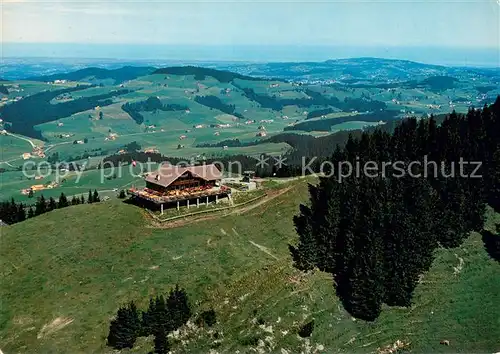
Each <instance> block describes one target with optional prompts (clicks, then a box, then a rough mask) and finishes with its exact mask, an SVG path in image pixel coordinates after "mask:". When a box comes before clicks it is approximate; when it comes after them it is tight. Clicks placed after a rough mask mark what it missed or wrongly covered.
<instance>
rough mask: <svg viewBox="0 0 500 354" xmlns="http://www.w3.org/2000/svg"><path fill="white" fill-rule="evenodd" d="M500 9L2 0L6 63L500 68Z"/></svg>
mask: <svg viewBox="0 0 500 354" xmlns="http://www.w3.org/2000/svg"><path fill="white" fill-rule="evenodd" d="M499 5H500V1H497V0H467V1H461V0H459V1H453V2H450V1H440V2H437V1H433V2H428V1H424V2H415V1H411V0H384V1H378V0H375V1H370V2H367V1H364V0H353V1H348V2H347V1H340V0H324V1H321V2H299V1H294V0H291V1H284V0H273V1H267V0H257V1H253V2H248V1H236V0H223V1H217V2H214V1H211V0H191V1H189V2H179V1H173V0H161V1H160V0H155V1H153V2H149V3H147V5H146V3H144V2H139V1H136V0H125V1H124V0H90V1H88V2H81V1H79V0H54V1H50V2H45V1H42V2H40V1H33V0H3V1H2V6H1V8H0V9H1V15H2V20H3V23H2V42H3V48H2V55H3V57H34V56H36V57H64V58H68V57H73V58H124V59H125V58H126V59H135V60H136V59H169V60H202V61H203V60H204V61H206V60H216V61H247V62H254V61H258V62H273V61H324V60H327V59H337V58H353V57H380V58H389V59H403V60H412V61H418V62H422V63H428V64H440V65H458V66H495V67H497V66H500V65H499V62H500V23H499V22H500V21H499V18H500V17H499V16H500V6H499Z"/></svg>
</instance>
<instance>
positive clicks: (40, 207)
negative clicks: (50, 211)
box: [35, 195, 47, 215]
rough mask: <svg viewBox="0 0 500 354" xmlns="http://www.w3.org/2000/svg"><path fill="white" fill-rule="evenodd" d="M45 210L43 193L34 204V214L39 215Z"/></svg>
mask: <svg viewBox="0 0 500 354" xmlns="http://www.w3.org/2000/svg"><path fill="white" fill-rule="evenodd" d="M46 211H47V202H46V201H45V198H44V197H43V195H41V196H40V197H39V198H38V200H37V201H36V204H35V215H41V214H43V213H45V212H46Z"/></svg>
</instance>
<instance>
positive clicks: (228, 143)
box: [196, 138, 260, 148]
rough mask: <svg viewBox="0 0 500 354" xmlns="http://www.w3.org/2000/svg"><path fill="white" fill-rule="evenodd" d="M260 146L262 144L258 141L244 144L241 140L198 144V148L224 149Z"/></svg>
mask: <svg viewBox="0 0 500 354" xmlns="http://www.w3.org/2000/svg"><path fill="white" fill-rule="evenodd" d="M258 144H260V142H259V141H258V140H256V141H251V142H247V143H242V142H241V141H240V139H237V138H236V139H226V140H222V141H218V142H216V143H202V144H197V145H196V147H198V148H207V147H213V148H215V147H224V146H228V147H242V146H254V145H258Z"/></svg>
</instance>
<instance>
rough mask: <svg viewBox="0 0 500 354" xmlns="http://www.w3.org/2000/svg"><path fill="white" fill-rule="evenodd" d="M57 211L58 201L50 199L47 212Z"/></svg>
mask: <svg viewBox="0 0 500 354" xmlns="http://www.w3.org/2000/svg"><path fill="white" fill-rule="evenodd" d="M54 209H57V203H56V200H55V199H54V198H52V197H50V198H49V203H48V204H47V211H51V210H54Z"/></svg>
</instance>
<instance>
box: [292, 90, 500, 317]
mask: <svg viewBox="0 0 500 354" xmlns="http://www.w3.org/2000/svg"><path fill="white" fill-rule="evenodd" d="M499 132H500V98H498V99H497V101H496V103H495V104H494V105H492V106H490V107H486V106H485V107H484V108H483V110H482V111H481V110H470V111H469V112H468V114H467V115H465V116H461V115H457V114H455V113H452V114H450V115H449V116H447V117H446V118H445V119H444V121H443V123H442V124H441V125H440V126H438V124H437V123H436V121H435V120H434V119H433V118H430V119H421V120H417V119H407V120H405V121H403V122H402V123H401V124H400V125H399V126H398V127H397V128H396V129H395V130H394V132H393V133H389V132H384V131H381V130H375V131H374V132H371V133H368V132H364V133H362V135H361V136H360V137H357V138H356V137H350V138H349V139H348V141H347V143H346V144H345V147H344V148H337V149H336V150H335V152H334V153H333V155H332V157H331V158H330V161H331V162H332V163H333V166H334V168H337V166H338V162H339V161H348V162H350V163H351V164H352V166H356V162H359V163H360V166H364V165H365V164H366V163H368V164H369V165H371V166H373V164H375V166H378V173H377V174H375V175H374V174H373V171H374V170H373V169H371V170H369V172H364V173H363V172H361V174H359V175H358V176H354V174H353V175H351V176H350V177H346V178H344V179H343V180H342V183H338V176H339V171H338V170H335V173H334V175H333V176H332V177H328V178H327V177H324V178H321V179H320V182H319V184H318V185H316V186H312V185H311V186H310V187H309V191H310V205H309V206H305V205H301V207H300V214H299V215H298V216H296V217H295V218H294V223H295V226H296V229H297V233H298V235H299V241H298V245H297V246H296V247H295V246H290V251H291V254H292V257H293V260H294V264H295V266H296V267H297V268H298V269H301V270H303V271H308V270H312V269H314V268H319V269H320V270H321V271H324V272H328V273H330V274H331V275H332V277H333V279H334V286H335V289H336V292H337V295H338V296H339V298H340V300H341V301H342V303H343V305H344V307H345V309H346V310H347V311H348V312H349V313H350V314H352V316H354V317H357V318H360V319H364V320H368V321H372V320H375V319H376V318H377V317H378V316H379V314H380V312H381V308H382V304H384V303H385V304H387V305H389V306H405V307H408V306H410V305H411V302H412V296H413V291H414V289H415V287H416V285H417V284H418V282H419V279H420V277H421V276H422V275H423V273H424V272H426V271H427V270H428V269H429V267H430V266H431V264H432V261H433V259H434V251H435V250H436V248H438V247H445V248H453V247H458V246H460V245H461V244H462V242H463V241H464V240H465V239H466V238H467V237H468V235H469V233H470V232H471V231H480V230H482V228H483V223H484V213H485V205H486V203H488V204H490V205H491V206H492V207H494V208H495V209H496V210H500V187H499V186H500V134H499ZM424 156H427V161H435V162H436V163H437V167H434V165H433V164H430V165H429V164H427V168H428V170H427V175H426V167H425V164H424V163H421V164H420V165H415V164H412V162H414V161H420V162H424V161H425V159H424ZM461 159H463V160H464V161H481V162H482V166H481V168H480V170H479V171H478V172H476V173H478V174H481V175H482V178H472V176H471V175H472V173H474V172H475V169H476V165H471V164H469V165H462V167H459V165H458V164H459V161H461ZM389 161H392V162H395V161H398V162H400V163H401V168H404V169H405V170H406V169H410V168H411V171H412V172H413V176H412V175H410V174H409V173H407V172H406V173H401V171H400V170H399V168H396V165H393V167H392V168H389V169H388V170H387V173H386V174H385V176H383V175H382V173H381V170H382V169H381V168H380V166H383V164H382V163H383V162H389ZM365 171H366V170H365ZM418 174H420V176H419V175H418ZM466 175H467V176H469V177H468V178H466V177H463V176H466Z"/></svg>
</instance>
